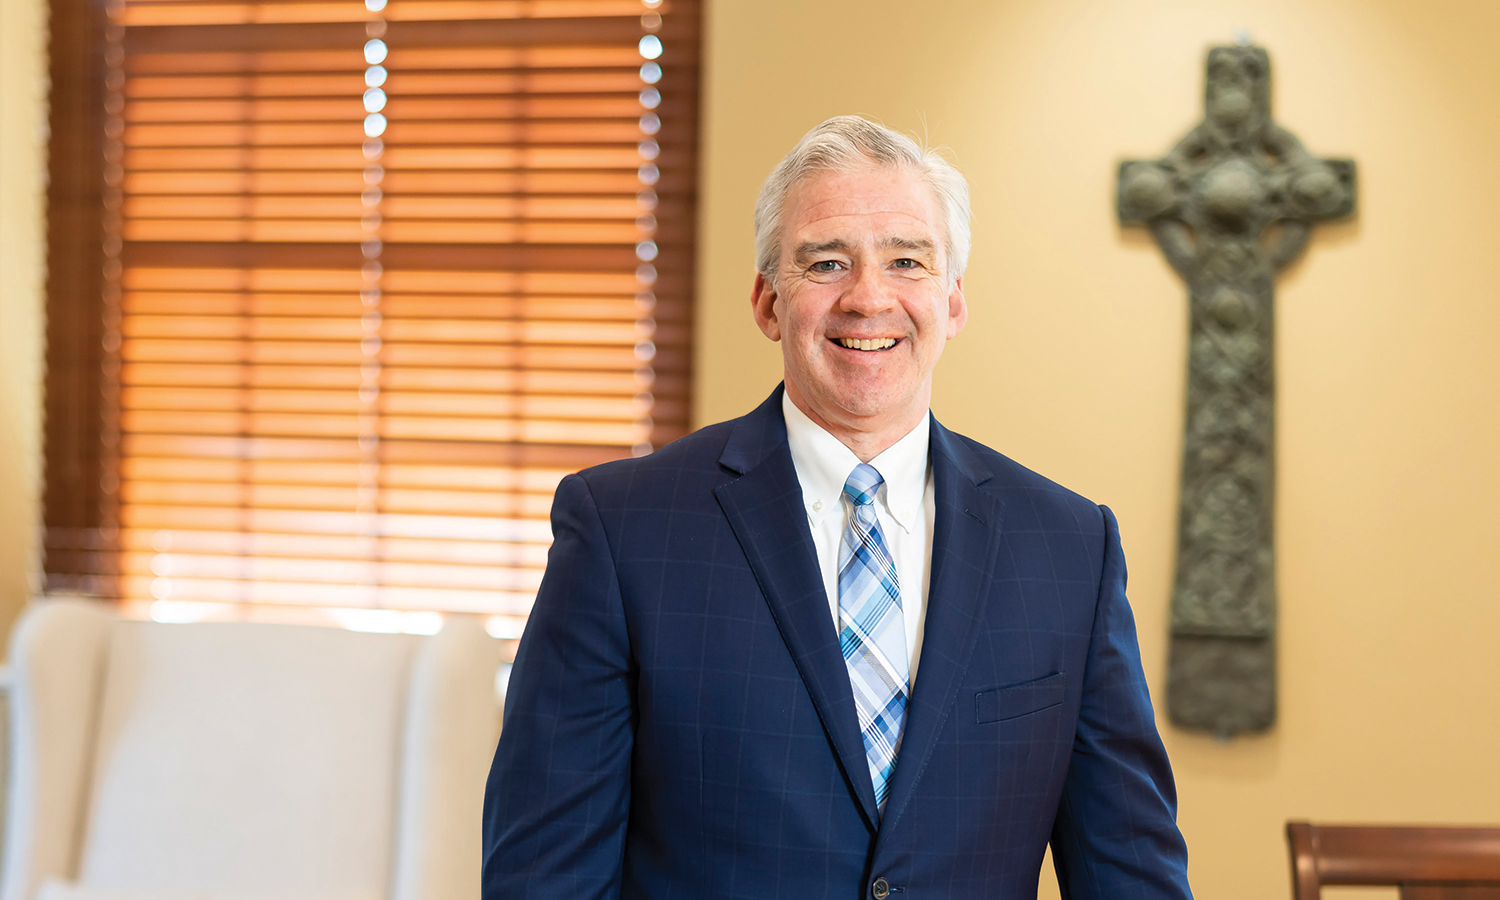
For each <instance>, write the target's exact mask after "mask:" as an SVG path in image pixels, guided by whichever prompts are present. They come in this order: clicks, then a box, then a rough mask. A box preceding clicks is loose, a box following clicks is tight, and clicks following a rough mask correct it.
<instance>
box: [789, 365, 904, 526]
mask: <svg viewBox="0 0 1500 900" xmlns="http://www.w3.org/2000/svg"><path fill="white" fill-rule="evenodd" d="M781 411H782V415H783V416H784V417H785V419H786V438H787V444H788V445H789V446H790V449H791V451H792V465H793V466H794V467H795V468H796V470H797V480H798V481H799V482H801V485H802V502H803V504H804V505H805V506H806V507H807V518H808V521H809V522H811V523H812V524H813V525H814V526H816V525H817V524H818V523H819V522H821V521H822V519H823V517H824V516H826V515H828V514H829V513H830V512H832V511H833V510H836V509H841V506H840V498H841V497H842V496H843V493H844V482H845V481H847V480H848V479H849V473H850V472H852V471H854V467H855V466H857V465H859V457H857V456H855V455H854V451H852V450H850V449H849V448H848V447H846V446H844V443H843V442H842V441H840V440H839V439H838V438H836V437H834V436H833V435H831V434H829V433H828V432H827V431H825V430H824V429H823V427H822V426H821V425H819V424H818V423H816V422H814V421H813V420H812V419H809V418H808V417H807V414H806V413H804V412H803V411H802V410H800V409H798V408H797V405H796V404H795V403H793V402H792V400H791V398H790V397H788V396H787V395H786V394H785V393H783V394H782V395H781ZM931 418H932V414H931V413H927V414H925V415H923V416H922V421H920V422H918V423H917V426H916V427H915V428H913V429H912V430H911V431H909V432H907V433H906V435H905V436H904V437H902V438H901V440H899V441H897V442H896V443H894V444H892V445H891V446H889V447H887V448H886V449H885V451H884V452H882V453H881V454H880V455H879V456H877V457H875V458H874V459H872V460H870V465H872V466H874V467H875V471H877V472H879V473H880V477H881V478H883V479H884V480H885V484H883V485H881V489H880V491H879V492H877V494H876V502H878V503H882V504H883V505H884V507H885V511H886V512H887V513H889V514H890V517H891V518H892V519H893V520H894V521H895V522H896V524H897V525H899V526H901V528H902V530H904V531H906V532H907V533H911V532H912V531H913V530H914V529H915V528H917V526H918V525H919V524H920V523H921V516H922V509H923V506H922V503H923V496H924V494H925V493H926V490H927V471H928V464H927V451H928V444H929V442H930V441H931V437H932V435H931V427H930V425H929V421H930V419H931Z"/></svg>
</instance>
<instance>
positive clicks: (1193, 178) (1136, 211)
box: [1118, 46, 1354, 735]
mask: <svg viewBox="0 0 1500 900" xmlns="http://www.w3.org/2000/svg"><path fill="white" fill-rule="evenodd" d="M1118 205H1119V214H1120V220H1121V221H1122V222H1124V223H1127V224H1130V223H1138V224H1144V225H1146V226H1148V227H1149V228H1150V229H1151V233H1152V235H1153V236H1154V237H1155V239H1156V242H1157V244H1158V245H1159V246H1160V247H1161V249H1162V252H1163V253H1164V254H1165V255H1166V257H1167V260H1168V261H1169V262H1170V263H1171V264H1172V267H1173V268H1174V269H1176V270H1177V272H1178V274H1180V275H1181V276H1182V277H1183V279H1184V280H1185V281H1186V282H1187V285H1188V293H1189V298H1190V304H1191V313H1190V316H1189V320H1190V324H1189V340H1188V381H1187V417H1186V426H1185V434H1184V440H1183V453H1182V491H1181V499H1180V510H1179V519H1178V542H1177V573H1176V578H1175V582H1174V588H1173V593H1172V647H1171V654H1170V656H1171V660H1170V666H1171V671H1170V675H1169V679H1168V684H1169V687H1168V708H1169V710H1170V713H1171V717H1172V720H1173V721H1174V722H1176V723H1178V724H1179V725H1183V726H1186V727H1191V728H1202V729H1207V730H1210V731H1214V732H1216V733H1219V734H1222V735H1229V734H1235V733H1238V732H1242V731H1258V730H1262V729H1265V728H1269V727H1270V726H1271V724H1272V723H1273V722H1274V721H1275V708H1276V704H1275V668H1276V667H1275V623H1276V594H1275V564H1274V558H1273V554H1272V533H1271V529H1272V513H1273V508H1272V503H1273V494H1274V477H1273V476H1274V465H1273V462H1274V446H1275V443H1274V421H1275V416H1274V401H1275V370H1274V367H1273V354H1272V338H1273V335H1274V327H1273V326H1274V322H1273V318H1274V311H1275V307H1274V302H1273V301H1274V295H1275V276H1276V273H1277V272H1279V271H1280V270H1281V269H1283V268H1285V267H1286V266H1287V265H1288V264H1290V263H1291V262H1292V261H1293V260H1295V259H1296V258H1297V256H1298V255H1299V254H1300V253H1301V252H1302V250H1303V248H1304V247H1305V246H1306V245H1307V239H1308V236H1309V234H1310V232H1311V229H1312V223H1313V222H1315V221H1318V220H1325V219H1333V218H1338V217H1341V216H1347V215H1349V214H1350V213H1352V212H1353V209H1354V164H1353V163H1352V162H1350V161H1348V160H1326V159H1317V158H1314V157H1312V156H1311V155H1309V154H1308V153H1307V151H1305V150H1304V149H1303V148H1302V144H1301V142H1300V141H1298V140H1297V139H1296V138H1295V137H1293V136H1292V134H1291V133H1290V132H1288V131H1287V130H1286V129H1284V128H1282V127H1281V126H1279V125H1277V124H1276V123H1275V122H1273V121H1272V120H1271V115H1270V61H1269V58H1268V57H1267V55H1266V51H1265V50H1264V49H1262V48H1260V47H1252V46H1238V47H1215V48H1213V49H1212V50H1210V51H1209V54H1208V78H1207V88H1206V92H1205V115H1204V119H1203V122H1202V123H1200V124H1199V125H1198V126H1197V127H1196V128H1194V129H1193V130H1192V131H1190V132H1189V133H1188V135H1187V137H1185V138H1183V139H1182V140H1181V141H1180V142H1178V144H1177V146H1176V147H1174V148H1172V151H1171V152H1170V153H1168V154H1167V155H1166V156H1165V157H1163V158H1161V159H1159V160H1155V161H1129V162H1125V163H1122V164H1121V166H1120V179H1119V195H1118Z"/></svg>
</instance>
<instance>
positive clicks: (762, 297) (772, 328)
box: [750, 272, 781, 341]
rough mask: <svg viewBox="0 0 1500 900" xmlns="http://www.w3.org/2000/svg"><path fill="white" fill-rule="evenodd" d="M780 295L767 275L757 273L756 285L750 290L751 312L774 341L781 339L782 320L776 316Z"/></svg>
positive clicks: (763, 330) (756, 322)
mask: <svg viewBox="0 0 1500 900" xmlns="http://www.w3.org/2000/svg"><path fill="white" fill-rule="evenodd" d="M779 298H780V295H779V294H777V293H776V288H774V287H772V286H771V283H770V281H768V280H767V279H766V276H764V275H762V274H760V273H759V272H757V273H756V274H755V287H754V288H753V289H752V290H751V291H750V313H751V315H753V316H755V324H756V325H759V326H760V330H761V332H763V333H764V334H765V336H766V337H768V338H770V339H771V340H773V341H779V340H781V321H780V320H779V319H777V318H776V301H777V299H779Z"/></svg>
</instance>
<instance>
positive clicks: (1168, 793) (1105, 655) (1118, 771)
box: [1052, 507, 1192, 900]
mask: <svg viewBox="0 0 1500 900" xmlns="http://www.w3.org/2000/svg"><path fill="white" fill-rule="evenodd" d="M1101 510H1102V513H1103V516H1104V565H1103V570H1102V572H1101V575H1100V583H1099V597H1098V601H1097V602H1096V604H1095V608H1094V627H1093V635H1092V637H1091V639H1090V643H1089V654H1088V662H1087V664H1086V667H1085V669H1084V673H1083V695H1082V700H1081V703H1080V707H1079V713H1078V728H1077V732H1076V734H1075V736H1074V741H1073V752H1072V760H1071V762H1070V764H1069V768H1068V778H1067V781H1066V783H1065V784H1064V786H1063V795H1062V802H1061V804H1060V806H1059V808H1058V813H1057V820H1056V823H1055V825H1054V826H1053V831H1052V857H1053V863H1054V865H1055V866H1056V868H1057V879H1058V883H1059V885H1060V887H1061V889H1062V896H1063V897H1064V898H1068V900H1127V898H1140V900H1146V898H1150V900H1166V898H1191V897H1192V892H1191V890H1190V889H1189V887H1188V881H1187V847H1186V845H1185V844H1184V843H1183V840H1182V834H1181V832H1180V831H1178V829H1177V821H1176V817H1177V790H1176V787H1175V786H1174V784H1173V782H1172V768H1171V765H1170V764H1169V763H1168V762H1167V753H1166V749H1165V748H1164V747H1163V746H1162V743H1161V737H1160V735H1158V734H1157V731H1156V718H1155V715H1154V714H1153V712H1152V709H1151V695H1150V694H1149V693H1148V691H1147V689H1146V678H1145V675H1144V673H1143V672H1142V671H1141V656H1140V648H1139V646H1138V645H1137V643H1136V633H1135V618H1134V616H1132V614H1131V612H1130V604H1129V602H1128V601H1127V600H1126V599H1125V555H1124V552H1123V551H1122V550H1121V548H1120V531H1119V526H1118V525H1117V524H1116V522H1115V516H1114V513H1112V512H1110V510H1109V508H1108V507H1101Z"/></svg>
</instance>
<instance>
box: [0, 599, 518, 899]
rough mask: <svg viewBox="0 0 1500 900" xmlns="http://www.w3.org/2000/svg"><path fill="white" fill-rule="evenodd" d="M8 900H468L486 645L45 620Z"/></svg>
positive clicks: (484, 765)
mask: <svg viewBox="0 0 1500 900" xmlns="http://www.w3.org/2000/svg"><path fill="white" fill-rule="evenodd" d="M10 660H11V671H12V679H13V682H12V684H13V687H12V693H11V779H10V796H9V803H8V806H9V809H8V828H7V829H6V837H5V855H4V875H3V880H0V900H460V898H462V900H472V898H476V897H478V895H479V869H480V817H481V806H482V801H483V792H484V781H485V776H486V772H487V770H488V767H489V761H490V757H491V755H492V754H493V752H494V748H495V740H496V738H497V736H498V733H499V724H500V719H499V711H498V709H497V708H496V701H495V693H494V679H495V672H496V669H497V667H498V666H499V664H500V647H499V642H498V641H495V640H493V639H492V638H490V637H489V636H488V635H486V634H485V633H484V631H483V630H482V629H481V628H480V626H479V625H478V624H477V623H476V622H474V621H472V620H470V619H464V618H451V619H450V620H449V622H448V623H447V625H446V627H445V628H444V629H443V631H442V632H441V633H439V634H438V635H436V636H433V637H417V636H411V635H388V634H360V633H355V632H348V631H342V630H339V629H335V628H318V627H312V626H296V625H265V624H245V623H232V624H230V623H215V624H209V623H200V624H191V625H164V624H157V623H154V622H136V621H127V620H123V619H120V618H119V617H118V616H116V615H115V614H114V613H113V611H112V610H111V609H110V608H109V607H108V606H106V605H104V604H100V603H93V602H87V601H77V600H54V601H41V602H37V603H34V604H32V606H31V608H30V609H29V610H28V611H27V612H26V614H25V615H24V616H23V617H22V620H21V621H20V622H19V623H18V625H17V627H16V630H15V632H14V635H13V639H12V644H11V651H10Z"/></svg>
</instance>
